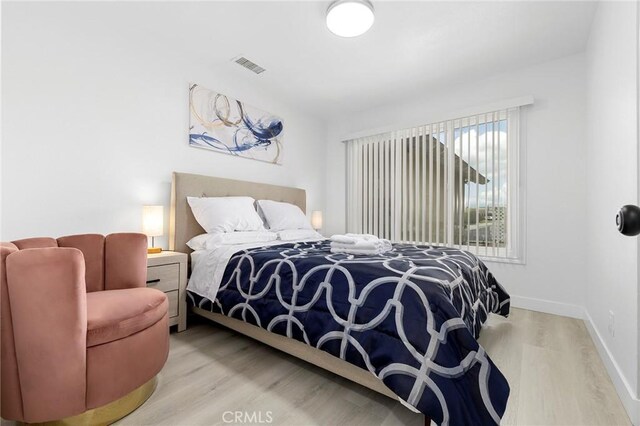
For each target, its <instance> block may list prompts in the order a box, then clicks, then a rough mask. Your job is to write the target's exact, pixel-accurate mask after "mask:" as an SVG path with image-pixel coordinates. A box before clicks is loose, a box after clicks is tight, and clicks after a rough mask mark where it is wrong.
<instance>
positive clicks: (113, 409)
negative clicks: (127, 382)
mask: <svg viewBox="0 0 640 426" xmlns="http://www.w3.org/2000/svg"><path fill="white" fill-rule="evenodd" d="M157 384H158V379H157V376H156V377H154V378H153V379H151V380H149V381H148V382H147V383H145V384H144V385H142V386H140V387H139V388H137V389H134V390H133V391H131V392H129V393H128V394H126V395H125V396H123V397H122V398H120V399H116V400H115V401H113V402H110V403H109V404H106V405H103V406H101V407H97V408H93V409H91V410H87V411H85V412H84V413H82V414H78V415H75V416H71V417H66V418H64V419H61V420H54V421H51V422H44V423H29V425H42V426H80V425H91V426H103V425H110V424H111V423H114V422H115V421H116V420H119V419H121V418H123V417H124V416H126V415H127V414H130V413H132V412H133V411H135V410H136V409H137V408H138V407H140V406H141V405H142V404H144V402H145V401H146V400H147V399H149V397H150V396H151V395H152V394H153V392H154V391H155V390H156V385H157ZM18 424H21V425H24V424H26V423H18Z"/></svg>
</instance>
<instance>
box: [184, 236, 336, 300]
mask: <svg viewBox="0 0 640 426" xmlns="http://www.w3.org/2000/svg"><path fill="white" fill-rule="evenodd" d="M324 239H325V238H321V239H318V238H311V239H304V240H297V241H281V240H275V241H268V242H264V241H263V242H251V243H245V244H233V245H223V246H220V247H217V248H215V249H212V250H196V251H194V252H193V253H191V277H189V283H188V284H187V290H188V291H191V292H193V293H196V294H197V295H199V296H202V297H206V298H207V299H209V300H211V301H215V300H216V297H217V294H218V290H219V289H220V284H221V283H222V278H223V276H224V271H225V269H226V268H227V264H228V263H229V260H230V259H231V256H233V255H234V253H236V252H238V251H240V250H246V249H251V248H256V247H267V246H277V245H281V244H292V243H294V244H295V243H297V242H308V241H320V240H324Z"/></svg>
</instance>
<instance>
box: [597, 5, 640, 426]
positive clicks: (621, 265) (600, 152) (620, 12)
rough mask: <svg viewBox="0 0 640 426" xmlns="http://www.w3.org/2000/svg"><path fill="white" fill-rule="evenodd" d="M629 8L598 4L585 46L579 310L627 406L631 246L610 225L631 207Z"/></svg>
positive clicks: (634, 176) (633, 360) (633, 355)
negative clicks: (582, 307)
mask: <svg viewBox="0 0 640 426" xmlns="http://www.w3.org/2000/svg"><path fill="white" fill-rule="evenodd" d="M637 7H638V6H637V4H636V3H624V2H620V3H614V2H602V3H600V5H599V7H598V10H597V12H596V16H595V18H594V22H593V27H592V29H591V35H590V39H589V43H588V48H587V93H588V99H587V139H586V142H587V170H588V171H589V173H588V174H587V181H586V187H587V188H589V192H588V201H587V209H586V212H587V229H588V230H589V232H588V233H587V253H586V254H587V299H586V308H587V312H588V316H589V318H588V320H589V321H591V325H592V327H593V328H594V329H595V332H596V333H595V337H596V339H601V342H600V343H601V344H602V346H603V347H604V348H605V353H606V352H608V355H609V356H610V357H611V360H610V361H611V364H612V365H613V366H614V367H617V371H614V372H613V374H612V376H613V378H614V383H616V380H617V379H620V380H621V381H622V382H623V383H622V385H624V387H626V388H627V392H628V395H627V397H626V398H625V397H624V395H621V396H623V398H622V399H623V402H625V404H626V405H627V407H629V404H630V403H629V396H635V395H636V394H637V391H638V244H637V241H636V239H635V238H629V237H624V236H622V235H620V234H618V233H617V232H615V229H614V228H613V226H614V225H613V224H614V216H615V213H616V211H617V209H618V208H620V207H621V206H622V205H623V204H638V134H637V126H638V109H637V95H638V92H637V89H638V87H637V85H638V80H637V78H638V75H637V69H636V61H637V57H638V56H637V55H638V45H637V40H638V33H637ZM609 311H612V312H614V314H615V336H613V335H611V333H610V332H609V330H608V325H609ZM610 367H611V366H610ZM610 372H611V371H610ZM616 375H619V376H620V377H616ZM616 385H617V386H618V388H619V389H618V391H619V393H620V392H621V389H620V385H621V384H620V383H616ZM639 408H640V407H639ZM628 409H629V408H628ZM636 421H639V422H640V418H638V417H636Z"/></svg>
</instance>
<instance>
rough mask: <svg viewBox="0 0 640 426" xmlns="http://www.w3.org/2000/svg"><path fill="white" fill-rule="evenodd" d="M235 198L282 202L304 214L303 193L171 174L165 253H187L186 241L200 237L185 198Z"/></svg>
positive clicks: (219, 179) (304, 197) (210, 178)
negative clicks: (167, 246)
mask: <svg viewBox="0 0 640 426" xmlns="http://www.w3.org/2000/svg"><path fill="white" fill-rule="evenodd" d="M238 195H246V196H249V197H253V198H255V199H256V200H274V201H285V202H287V203H291V204H295V205H297V206H298V207H300V208H301V209H302V211H303V212H306V203H307V193H306V191H305V190H304V189H298V188H289V187H286V186H277V185H267V184H264V183H256V182H247V181H243V180H233V179H223V178H218V177H212V176H203V175H194V174H189V173H178V172H174V173H173V181H172V184H171V213H170V222H169V249H170V250H174V251H180V252H183V253H190V252H191V249H190V248H189V247H187V241H189V240H190V239H191V238H193V237H195V236H196V235H200V234H203V233H204V230H203V229H202V227H201V226H200V225H199V224H198V222H196V219H195V217H193V213H192V212H191V208H190V207H189V204H188V203H187V197H227V196H238Z"/></svg>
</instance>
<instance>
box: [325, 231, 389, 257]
mask: <svg viewBox="0 0 640 426" xmlns="http://www.w3.org/2000/svg"><path fill="white" fill-rule="evenodd" d="M347 235H349V234H347ZM351 235H357V234H351ZM334 237H338V238H335V239H334V238H333V237H332V238H331V240H332V241H331V252H332V253H350V254H370V255H376V254H382V253H385V252H387V251H389V250H391V249H392V246H391V242H390V241H389V240H384V239H379V238H377V237H375V236H373V235H367V237H368V238H367V239H362V238H355V241H354V242H348V243H347V242H344V241H345V240H346V238H341V237H345V236H342V235H340V236H336V235H334ZM372 237H373V238H372ZM347 238H352V237H347Z"/></svg>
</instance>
